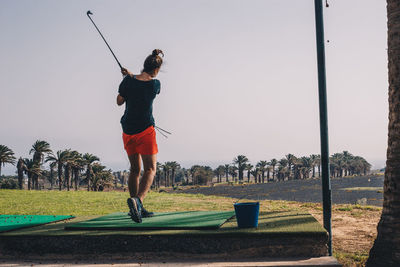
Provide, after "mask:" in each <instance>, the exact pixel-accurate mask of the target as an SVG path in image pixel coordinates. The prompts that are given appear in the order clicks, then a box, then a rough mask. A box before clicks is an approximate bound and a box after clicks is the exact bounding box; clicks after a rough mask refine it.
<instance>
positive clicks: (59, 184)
mask: <svg viewBox="0 0 400 267" xmlns="http://www.w3.org/2000/svg"><path fill="white" fill-rule="evenodd" d="M61 175H62V165H61V164H60V163H59V164H58V186H59V190H60V191H61V189H62V181H61Z"/></svg>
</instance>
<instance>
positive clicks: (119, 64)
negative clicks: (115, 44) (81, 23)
mask: <svg viewBox="0 0 400 267" xmlns="http://www.w3.org/2000/svg"><path fill="white" fill-rule="evenodd" d="M86 15H87V16H88V18H89V19H90V21H91V22H92V23H93V25H94V27H96V30H97V31H98V32H99V34H100V36H101V38H103V40H104V42H105V43H106V45H107V47H108V49H110V51H111V54H112V55H113V56H114V58H115V60H116V61H117V63H118V66H119V67H120V69H121V70H122V66H121V63H119V61H118V59H117V57H116V56H115V54H114V52H113V51H112V49H111V47H110V46H109V45H108V43H107V41H106V39H105V38H104V36H103V34H101V32H100V30H99V28H97V26H96V23H94V21H93V20H92V18H91V17H90V15H89V14H88V13H87V14H86Z"/></svg>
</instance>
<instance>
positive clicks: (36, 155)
mask: <svg viewBox="0 0 400 267" xmlns="http://www.w3.org/2000/svg"><path fill="white" fill-rule="evenodd" d="M32 153H33V158H32V160H33V162H34V163H35V164H36V165H37V166H38V167H39V168H41V165H42V163H43V160H44V155H45V154H50V153H52V151H51V149H50V144H49V143H47V142H46V141H43V140H37V141H36V142H35V143H34V144H33V145H32V148H31V150H30V151H29V154H32ZM32 183H33V187H34V188H35V189H39V181H38V175H36V174H33V176H32Z"/></svg>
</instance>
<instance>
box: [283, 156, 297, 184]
mask: <svg viewBox="0 0 400 267" xmlns="http://www.w3.org/2000/svg"><path fill="white" fill-rule="evenodd" d="M285 157H286V159H287V162H288V171H289V176H288V180H290V177H291V176H292V166H293V165H294V163H295V161H296V160H297V158H296V157H295V156H294V155H293V154H287V155H286V156H285Z"/></svg>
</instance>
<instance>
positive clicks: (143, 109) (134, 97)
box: [118, 75, 161, 134]
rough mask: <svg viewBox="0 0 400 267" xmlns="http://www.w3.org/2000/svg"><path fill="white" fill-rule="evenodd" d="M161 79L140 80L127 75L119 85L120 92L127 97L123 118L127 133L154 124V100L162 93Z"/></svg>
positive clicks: (135, 132)
mask: <svg viewBox="0 0 400 267" xmlns="http://www.w3.org/2000/svg"><path fill="white" fill-rule="evenodd" d="M160 87H161V84H160V81H159V80H156V79H153V80H150V81H140V80H138V79H136V78H135V77H133V76H132V77H131V76H129V75H127V76H126V77H125V78H124V79H123V80H122V82H121V84H120V85H119V90H118V92H119V94H120V95H121V96H122V97H123V98H124V99H125V112H124V115H123V116H122V118H121V125H122V130H123V131H124V133H126V134H137V133H140V132H143V131H144V130H146V129H147V128H148V127H150V126H152V125H153V126H154V118H153V100H154V98H155V97H156V95H157V94H159V93H160Z"/></svg>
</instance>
